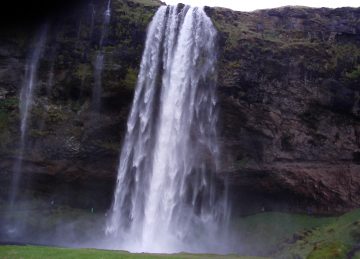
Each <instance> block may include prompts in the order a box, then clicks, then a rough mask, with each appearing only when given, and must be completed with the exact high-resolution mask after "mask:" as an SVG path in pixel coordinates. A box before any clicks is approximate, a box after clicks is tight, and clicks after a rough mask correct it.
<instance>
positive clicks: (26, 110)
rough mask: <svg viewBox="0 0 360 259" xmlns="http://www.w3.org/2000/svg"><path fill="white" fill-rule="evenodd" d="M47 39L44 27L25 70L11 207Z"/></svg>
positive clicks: (15, 192)
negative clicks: (39, 67) (40, 62)
mask: <svg viewBox="0 0 360 259" xmlns="http://www.w3.org/2000/svg"><path fill="white" fill-rule="evenodd" d="M46 37H47V26H44V27H43V28H42V30H41V32H40V34H39V36H38V37H37V39H36V41H35V48H34V50H33V52H32V53H31V55H30V58H29V59H28V61H27V64H26V68H25V80H24V84H23V86H22V88H21V92H20V118H21V121H20V132H21V136H20V147H19V152H18V159H17V160H16V161H15V164H14V169H13V179H12V186H11V190H10V202H9V204H10V207H12V206H13V203H14V201H15V198H16V196H17V193H18V188H19V186H18V185H19V181H20V176H21V171H22V157H23V155H24V151H25V146H26V137H27V130H28V124H29V117H30V112H31V108H32V105H33V95H34V90H35V87H36V83H37V72H38V66H39V60H40V57H41V55H42V53H43V49H44V46H45V42H46Z"/></svg>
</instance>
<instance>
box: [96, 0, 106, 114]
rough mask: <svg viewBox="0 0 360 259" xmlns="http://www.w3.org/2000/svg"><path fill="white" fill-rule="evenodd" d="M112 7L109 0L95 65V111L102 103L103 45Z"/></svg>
mask: <svg viewBox="0 0 360 259" xmlns="http://www.w3.org/2000/svg"><path fill="white" fill-rule="evenodd" d="M110 8H111V0H109V1H108V3H107V7H106V10H105V13H104V21H103V24H102V29H101V35H100V41H99V50H98V53H97V55H96V59H95V65H94V87H93V92H92V106H93V107H92V108H93V110H95V111H98V110H99V109H100V104H101V92H102V86H101V80H102V71H103V67H104V51H103V45H104V40H105V37H106V35H107V31H108V27H109V23H110V16H111V9H110Z"/></svg>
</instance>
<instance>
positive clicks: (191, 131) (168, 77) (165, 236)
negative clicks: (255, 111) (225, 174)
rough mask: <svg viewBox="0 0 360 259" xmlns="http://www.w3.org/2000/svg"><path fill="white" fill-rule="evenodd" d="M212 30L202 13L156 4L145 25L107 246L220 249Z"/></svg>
mask: <svg viewBox="0 0 360 259" xmlns="http://www.w3.org/2000/svg"><path fill="white" fill-rule="evenodd" d="M215 45H216V30H215V28H214V26H213V24H212V22H211V20H210V19H209V17H207V15H206V14H205V12H204V10H203V9H201V8H192V7H189V6H185V7H184V8H182V9H180V8H178V7H176V6H169V7H165V6H163V7H160V8H159V10H158V11H157V13H156V15H155V16H154V18H153V20H152V22H151V24H150V26H149V28H148V34H147V39H146V43H145V50H144V53H143V57H142V62H141V67H140V73H139V76H138V82H137V87H136V92H135V96H134V100H133V106H132V110H131V112H130V116H129V119H128V124H127V133H126V136H125V140H124V143H123V147H122V151H121V155H120V163H119V169H118V180H117V186H116V191H115V194H114V202H113V207H112V211H111V214H110V217H109V219H108V222H107V228H106V232H107V234H108V235H109V236H111V237H112V238H113V239H112V240H113V245H112V248H116V249H126V250H130V251H137V252H140V251H147V252H179V251H188V252H216V253H221V252H226V247H225V245H224V244H225V243H226V240H225V238H224V236H223V234H224V233H225V229H226V221H227V217H228V209H227V204H226V201H225V199H224V198H225V196H224V193H223V190H222V189H221V188H218V186H217V185H216V184H215V173H216V168H217V160H218V153H219V150H218V144H217V133H216V124H217V123H216V121H217V116H216V107H215V106H216V95H215V90H216V89H215V84H216V68H215V66H216V46H215Z"/></svg>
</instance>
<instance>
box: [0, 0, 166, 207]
mask: <svg viewBox="0 0 360 259" xmlns="http://www.w3.org/2000/svg"><path fill="white" fill-rule="evenodd" d="M107 3H108V1H100V0H99V1H93V2H92V1H88V3H86V4H84V5H82V7H81V8H77V9H74V10H73V11H72V12H70V13H67V14H66V15H65V16H63V17H60V18H59V17H55V18H54V19H52V20H49V21H48V22H47V27H48V34H47V40H46V47H45V48H44V50H43V55H42V57H41V59H40V64H39V71H38V73H37V77H38V80H37V84H36V91H35V93H34V95H35V98H34V105H33V108H32V110H31V115H30V116H31V118H30V122H29V130H28V141H27V144H26V149H25V154H24V157H23V172H22V181H21V188H22V193H24V194H25V195H28V193H29V192H30V193H33V194H34V195H35V196H37V195H40V196H44V197H48V198H49V199H51V200H55V201H57V202H58V203H64V204H67V205H71V206H75V207H80V208H92V207H93V208H96V209H103V210H106V209H108V208H109V206H110V204H111V199H112V193H113V189H114V185H115V182H116V174H117V163H118V156H119V150H120V145H121V139H122V137H123V136H124V131H125V129H126V120H127V116H128V112H129V109H130V105H131V103H132V98H133V90H134V87H135V83H136V77H137V71H138V69H139V64H140V60H141V55H142V51H143V45H144V41H145V37H146V28H147V25H148V23H149V22H150V19H151V17H152V16H153V14H154V13H155V11H156V9H157V7H158V6H159V5H160V2H158V1H156V0H155V1H153V0H148V1H146V0H145V1H143V0H141V1H138V0H132V1H130V0H124V1H113V2H112V14H111V20H110V24H109V29H108V36H107V37H106V38H105V40H104V43H103V52H104V69H103V72H102V79H103V80H102V95H101V103H102V106H101V109H100V110H93V109H92V107H91V96H92V88H93V85H94V83H95V82H94V81H95V79H94V66H95V59H96V55H97V53H98V51H99V42H100V37H101V30H102V27H103V20H104V12H105V8H106V6H107ZM1 33H2V34H3V35H2V37H0V39H1V40H0V161H1V163H0V175H1V176H0V183H1V184H2V185H3V186H9V185H10V182H11V175H12V172H13V165H14V162H15V159H16V156H17V154H18V153H19V145H20V143H19V136H20V125H19V124H20V114H19V105H18V103H19V93H20V89H21V86H22V84H23V80H24V74H25V64H26V60H27V56H28V55H29V53H31V51H32V49H33V48H35V45H36V42H32V41H33V38H34V35H36V33H37V32H36V30H32V29H31V28H28V27H26V30H20V29H11V30H5V31H2V32H1ZM0 195H1V198H2V199H6V196H7V195H8V189H7V188H3V189H2V191H1V192H0Z"/></svg>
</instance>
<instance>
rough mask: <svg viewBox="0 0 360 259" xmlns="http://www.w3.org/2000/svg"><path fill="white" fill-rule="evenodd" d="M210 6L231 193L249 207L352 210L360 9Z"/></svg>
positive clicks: (359, 116)
mask: <svg viewBox="0 0 360 259" xmlns="http://www.w3.org/2000/svg"><path fill="white" fill-rule="evenodd" d="M207 11H208V13H209V15H210V16H211V17H212V19H213V20H214V22H215V24H216V26H217V27H218V29H219V32H220V42H221V45H222V48H221V49H222V50H223V51H222V53H221V58H220V62H221V63H220V65H219V72H220V73H219V75H220V80H219V96H220V106H221V117H220V119H221V120H222V132H221V136H222V143H223V151H224V156H225V157H224V175H227V174H228V175H229V177H230V181H229V182H230V185H231V186H232V190H233V192H234V193H233V195H234V196H235V197H239V199H240V200H242V203H243V204H244V202H245V204H248V205H249V206H252V207H254V209H255V210H260V209H261V208H262V207H265V208H268V209H281V208H282V207H283V208H286V209H291V210H295V211H304V210H306V208H308V209H309V210H311V211H313V212H315V213H325V214H326V213H334V212H343V211H346V210H349V209H351V208H354V207H358V206H359V205H360V197H359V191H360V182H359V175H360V167H359V162H358V152H359V149H360V141H359V140H360V139H359V134H360V113H359V109H360V106H359V105H360V103H359V101H360V96H359V91H360V88H359V86H360V84H359V83H360V77H359V71H360V70H359V68H360V66H359V64H360V38H359V35H360V27H359V26H360V9H349V8H341V9H335V10H331V9H309V8H290V7H285V8H280V9H273V10H264V11H258V12H253V13H240V12H232V11H229V10H225V9H208V10H207ZM254 196H256V197H257V196H260V197H261V198H259V199H255V200H254V199H252V197H254ZM246 197H248V200H249V201H250V202H249V201H248V202H246ZM235 199H236V198H235ZM249 203H251V204H249ZM240 204H241V203H240ZM240 204H239V205H238V206H241V205H240ZM246 206H247V205H245V207H246Z"/></svg>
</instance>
